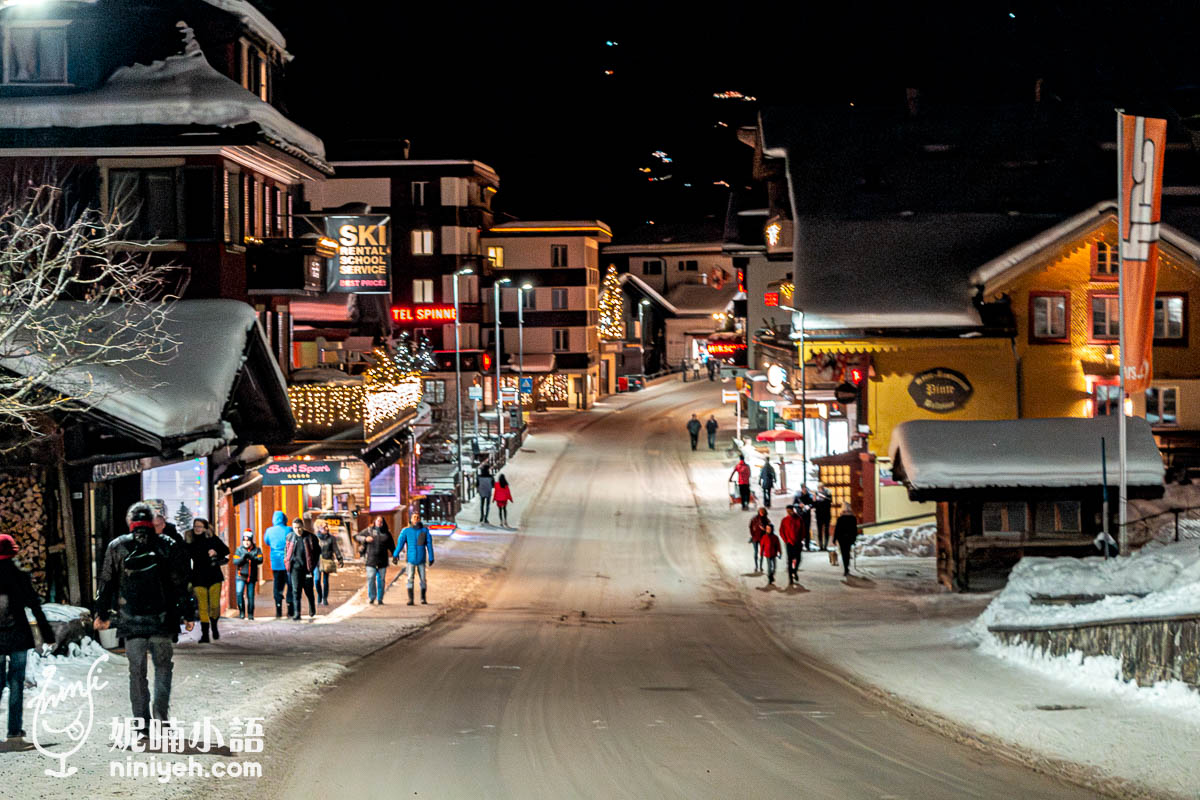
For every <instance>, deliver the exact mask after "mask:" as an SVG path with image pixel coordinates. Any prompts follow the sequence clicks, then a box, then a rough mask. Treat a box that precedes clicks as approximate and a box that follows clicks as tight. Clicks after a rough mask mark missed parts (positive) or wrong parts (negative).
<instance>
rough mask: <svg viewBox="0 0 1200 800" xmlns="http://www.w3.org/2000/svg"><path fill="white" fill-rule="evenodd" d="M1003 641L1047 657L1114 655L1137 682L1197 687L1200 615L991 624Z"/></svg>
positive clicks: (1124, 672)
mask: <svg viewBox="0 0 1200 800" xmlns="http://www.w3.org/2000/svg"><path fill="white" fill-rule="evenodd" d="M988 630H990V631H991V632H992V634H993V635H994V636H995V637H996V638H997V639H999V640H1000V641H1001V642H1003V643H1005V644H1028V645H1032V646H1033V647H1034V648H1036V649H1037V650H1039V651H1040V652H1042V653H1045V654H1047V655H1051V656H1065V655H1067V654H1069V653H1070V652H1071V651H1073V650H1074V651H1078V652H1080V653H1083V654H1084V655H1089V656H1099V655H1104V656H1113V657H1115V658H1117V659H1119V660H1120V662H1121V675H1122V677H1123V678H1124V679H1125V680H1135V681H1137V683H1138V685H1139V686H1152V685H1154V684H1155V683H1157V682H1158V681H1164V680H1177V681H1182V682H1184V683H1187V684H1190V685H1191V686H1196V687H1200V616H1189V617H1173V618H1159V619H1125V620H1112V621H1108V622H1100V623H1087V624H1083V625H1076V626H1069V627H1066V626H1064V627H1054V628H1039V629H1033V628H1013V627H1007V626H995V627H992V628H989V629H988Z"/></svg>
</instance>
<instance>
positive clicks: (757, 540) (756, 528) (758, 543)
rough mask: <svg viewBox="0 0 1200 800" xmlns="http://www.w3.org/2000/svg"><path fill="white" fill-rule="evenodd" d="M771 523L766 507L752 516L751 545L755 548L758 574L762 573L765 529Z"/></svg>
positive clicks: (755, 563)
mask: <svg viewBox="0 0 1200 800" xmlns="http://www.w3.org/2000/svg"><path fill="white" fill-rule="evenodd" d="M770 523H771V520H770V519H769V518H768V517H767V510H766V509H765V508H760V509H759V510H758V513H756V514H755V515H754V516H753V517H751V518H750V545H751V546H752V547H753V548H754V571H755V572H756V573H758V574H762V537H763V531H764V530H765V529H766V526H767V525H769V524H770Z"/></svg>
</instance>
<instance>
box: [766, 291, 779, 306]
mask: <svg viewBox="0 0 1200 800" xmlns="http://www.w3.org/2000/svg"><path fill="white" fill-rule="evenodd" d="M763 305H765V306H777V305H779V292H767V293H766V294H764V295H763Z"/></svg>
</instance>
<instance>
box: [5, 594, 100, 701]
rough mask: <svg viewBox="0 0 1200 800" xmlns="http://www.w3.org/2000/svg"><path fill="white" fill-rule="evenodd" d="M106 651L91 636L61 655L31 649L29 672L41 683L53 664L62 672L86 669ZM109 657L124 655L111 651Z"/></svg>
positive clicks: (74, 643) (74, 644)
mask: <svg viewBox="0 0 1200 800" xmlns="http://www.w3.org/2000/svg"><path fill="white" fill-rule="evenodd" d="M68 607H69V606H68ZM105 653H108V651H107V650H105V649H104V648H103V647H101V646H100V643H99V642H97V641H96V640H95V639H92V638H91V637H90V636H85V637H83V640H82V641H81V642H79V643H76V642H71V644H70V646H69V648H68V650H67V652H66V653H65V654H63V655H61V656H56V655H51V654H50V653H46V654H44V655H43V654H42V653H39V652H38V651H37V650H30V651H29V664H28V667H27V674H28V676H29V677H30V678H31V679H33V680H34V681H35V682H38V683H40V682H41V680H42V674H43V671H44V670H45V669H46V667H48V666H51V665H54V666H56V667H58V670H59V672H60V673H63V672H64V670H71V669H73V668H75V667H83V668H84V670H85V671H86V668H87V667H90V666H91V665H92V663H93V662H94V661H95V660H96V659H97V658H99V657H100V656H102V655H104V654H105ZM109 658H110V659H113V660H114V661H116V660H118V659H121V658H122V657H121V656H117V655H115V654H113V653H109ZM26 699H28V695H26Z"/></svg>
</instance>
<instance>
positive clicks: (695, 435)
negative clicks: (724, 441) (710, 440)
mask: <svg viewBox="0 0 1200 800" xmlns="http://www.w3.org/2000/svg"><path fill="white" fill-rule="evenodd" d="M687 432H688V438H689V439H691V440H692V449H693V450H695V449H696V444H697V442H699V441H700V420H699V418H698V417H697V416H696V415H695V414H692V418H691V419H689V420H688V424H687Z"/></svg>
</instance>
